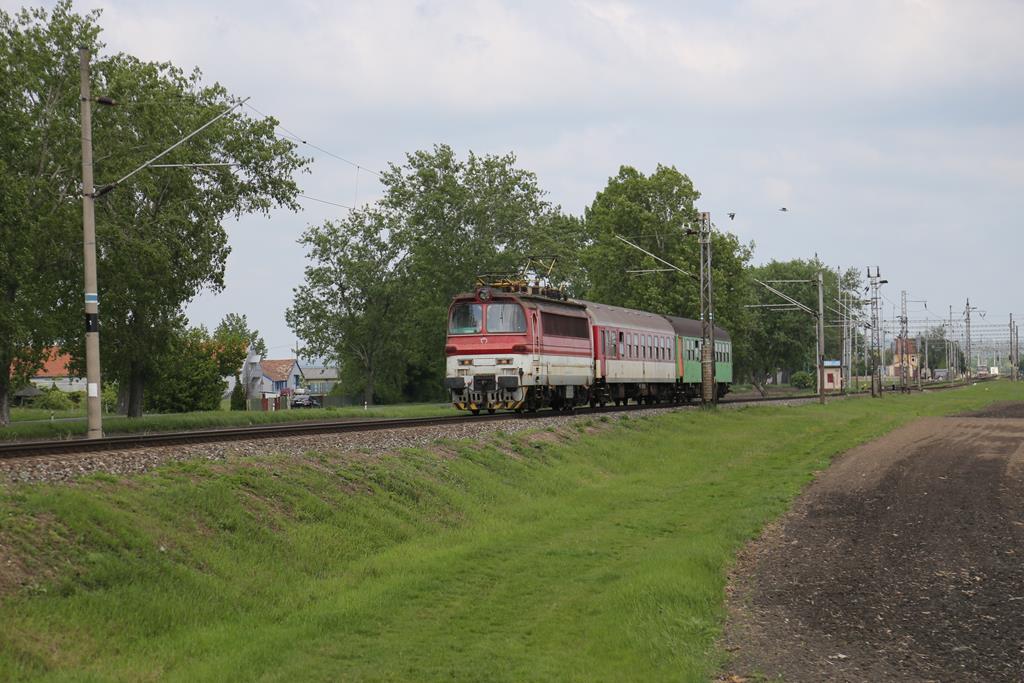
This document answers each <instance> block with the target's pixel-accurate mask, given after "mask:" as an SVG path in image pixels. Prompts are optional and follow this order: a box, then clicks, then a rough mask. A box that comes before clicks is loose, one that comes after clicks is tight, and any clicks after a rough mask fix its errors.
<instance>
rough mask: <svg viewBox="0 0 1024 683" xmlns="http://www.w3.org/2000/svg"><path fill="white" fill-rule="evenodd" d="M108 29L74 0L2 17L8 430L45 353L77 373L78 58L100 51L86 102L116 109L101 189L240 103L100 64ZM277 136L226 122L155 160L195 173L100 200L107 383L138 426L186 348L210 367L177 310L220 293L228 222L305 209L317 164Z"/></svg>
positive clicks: (102, 147) (1, 366) (1, 324)
mask: <svg viewBox="0 0 1024 683" xmlns="http://www.w3.org/2000/svg"><path fill="white" fill-rule="evenodd" d="M100 32H101V31H100V26H99V12H98V11H94V12H89V13H86V14H77V13H75V12H74V11H73V10H72V7H71V3H70V2H69V0H61V1H60V2H58V3H57V4H56V6H55V7H54V8H53V10H52V11H49V12H48V11H46V10H44V9H36V8H33V9H22V10H20V11H18V12H15V13H8V12H4V11H0V178H2V179H3V182H2V183H0V424H6V423H7V422H8V421H9V402H10V394H11V391H12V389H13V388H16V387H17V386H19V385H20V384H22V383H24V382H25V381H27V378H28V377H31V376H32V374H33V373H34V372H35V371H36V370H37V369H38V368H39V367H40V365H41V364H42V362H43V360H44V358H45V355H46V353H47V351H48V349H50V348H51V347H53V346H55V345H59V346H60V347H62V348H63V349H64V350H66V351H68V352H70V353H71V355H72V357H73V358H74V360H75V364H76V366H77V368H78V369H79V370H81V369H82V368H83V367H84V357H83V356H84V349H83V346H84V334H82V327H83V321H82V298H83V294H82V281H83V276H82V259H81V253H82V232H81V202H82V200H81V191H82V188H81V181H80V178H81V171H80V169H81V159H82V157H81V149H80V124H79V104H80V100H79V53H78V49H79V47H80V46H81V47H86V48H88V49H89V50H90V52H91V53H92V54H93V55H97V57H96V58H95V59H93V61H92V69H91V78H92V92H93V93H96V94H98V95H103V96H105V97H109V98H113V99H114V100H115V101H116V102H117V103H118V104H117V106H103V107H99V106H98V107H96V108H95V112H94V113H95V115H94V117H93V130H92V145H93V149H94V152H95V160H94V171H95V177H96V179H97V186H103V185H104V184H105V183H110V182H112V181H114V180H116V179H118V178H121V177H122V176H124V175H125V174H127V173H128V172H129V171H131V170H133V169H135V168H137V167H138V166H140V165H142V164H143V163H145V162H146V161H147V160H148V159H150V158H152V157H153V156H154V155H156V154H157V153H158V152H160V151H162V150H164V149H166V148H167V147H169V146H171V145H172V144H173V143H175V142H177V141H178V140H180V139H181V138H182V137H184V136H185V135H187V134H188V133H189V132H191V131H194V130H195V129H197V128H199V127H200V126H202V125H203V124H205V123H207V122H208V121H210V120H211V119H213V118H214V117H215V116H217V115H218V114H221V113H222V112H224V111H225V109H227V108H228V107H229V106H230V105H231V104H233V100H232V98H231V96H230V94H229V93H228V92H227V91H226V89H225V88H224V87H223V86H221V85H218V84H213V85H208V84H205V83H204V81H203V78H202V74H201V73H200V71H199V70H194V71H191V72H184V71H182V70H181V69H179V68H178V67H175V66H174V65H173V64H169V63H148V62H143V61H140V60H138V59H136V58H135V57H132V56H131V55H126V54H115V55H106V56H105V55H102V54H101V53H102V49H103V43H102V42H101V41H100ZM276 125H277V122H276V121H275V120H274V119H272V118H259V119H254V118H251V117H249V116H247V115H245V114H244V113H242V112H240V111H233V112H232V113H230V114H228V115H227V116H225V117H223V118H221V119H220V120H218V121H217V122H216V123H214V124H213V125H211V126H210V127H209V128H207V129H206V130H204V132H203V134H201V135H196V136H195V137H192V138H191V139H189V140H188V141H187V142H185V143H184V144H182V145H180V146H179V147H177V148H176V149H175V150H174V151H173V152H171V153H170V154H168V155H167V156H165V157H163V158H162V159H161V162H162V163H166V164H189V165H191V166H184V167H182V166H178V167H171V168H150V169H147V170H145V171H143V172H141V173H138V174H136V175H134V176H132V177H131V178H130V179H128V180H127V181H125V182H124V183H122V184H120V185H118V186H117V187H116V188H115V189H113V190H112V191H110V192H108V193H106V194H104V195H103V196H102V197H100V198H98V199H97V201H96V252H97V258H98V276H99V282H100V291H99V295H100V312H101V326H102V339H103V348H102V354H101V360H102V367H103V376H104V380H105V381H113V382H116V383H117V384H118V387H119V388H120V390H121V393H122V403H123V404H124V406H125V409H126V411H127V412H128V414H129V415H132V416H137V415H140V414H141V412H142V410H143V407H144V405H145V393H144V392H145V388H146V387H147V386H154V385H156V386H167V385H168V382H169V380H168V379H167V377H166V375H167V373H168V372H170V371H172V370H173V369H174V368H173V366H174V365H175V364H179V363H180V361H181V359H182V355H181V354H182V352H183V350H184V349H187V348H196V347H197V346H199V345H201V342H202V344H206V346H207V347H208V348H207V350H208V351H210V353H209V354H208V355H209V356H210V358H209V359H208V360H209V361H210V363H214V364H216V362H217V360H216V358H214V355H215V354H214V353H213V351H212V349H213V348H214V347H215V346H216V345H214V344H213V343H212V341H211V340H209V339H207V340H205V341H204V340H203V339H201V337H203V336H204V335H206V336H209V335H208V333H206V332H205V331H202V330H190V329H189V328H188V326H187V321H186V320H185V318H184V316H183V308H184V306H185V304H186V303H187V302H189V301H190V300H191V299H193V298H194V297H195V296H196V295H197V294H198V293H199V292H200V291H202V290H204V289H207V290H212V291H219V290H220V289H222V288H223V286H224V268H225V264H226V260H227V256H228V253H229V252H230V247H229V245H228V240H227V233H226V232H225V230H224V227H223V221H224V220H225V219H227V218H229V217H232V216H235V217H237V216H240V215H242V214H247V213H252V212H262V213H266V212H268V211H269V210H270V209H271V208H273V207H287V208H291V209H296V208H297V205H296V203H295V198H296V195H297V194H298V191H299V190H298V185H297V184H296V182H295V175H296V173H297V172H299V171H301V170H303V169H304V168H305V166H306V165H307V163H308V160H307V159H304V158H302V157H301V156H299V155H298V154H296V152H295V145H294V144H293V143H291V142H289V141H287V140H282V139H279V138H278V137H277V136H276V134H275V128H276ZM198 164H202V165H198ZM210 164H214V165H210ZM236 355H237V352H236ZM208 365H209V364H208ZM193 369H194V370H196V371H197V372H198V368H193ZM207 369H208V368H207ZM157 380H163V381H159V382H158V381H157ZM154 400H155V397H154ZM207 403H208V401H207ZM166 404H167V402H166V401H158V402H157V405H159V406H160V407H166ZM150 405H153V402H152V401H151V402H150Z"/></svg>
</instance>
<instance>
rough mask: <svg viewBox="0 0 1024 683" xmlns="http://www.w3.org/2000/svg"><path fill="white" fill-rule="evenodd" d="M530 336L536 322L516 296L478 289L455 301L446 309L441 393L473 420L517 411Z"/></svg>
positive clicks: (522, 398) (529, 366)
mask: <svg viewBox="0 0 1024 683" xmlns="http://www.w3.org/2000/svg"><path fill="white" fill-rule="evenodd" d="M531 317H532V320H531ZM535 336H536V316H535V315H531V311H528V310H527V306H525V305H524V302H523V301H522V300H521V299H520V297H518V296H515V295H507V294H505V293H503V292H500V291H495V290H493V289H491V288H489V287H481V288H479V289H477V290H476V291H475V292H474V293H472V294H464V295H460V296H458V297H456V298H455V300H454V301H453V302H452V304H451V306H450V307H449V309H448V341H447V343H446V345H445V354H446V356H447V364H446V365H447V367H446V372H445V388H446V389H447V390H448V391H449V393H450V395H451V401H452V404H453V405H454V406H455V407H456V408H458V409H460V410H469V411H471V412H473V413H474V414H476V413H478V412H480V410H487V411H488V412H492V413H493V412H494V411H496V410H498V409H509V410H520V409H522V408H523V405H524V402H525V400H526V398H527V388H526V387H527V384H526V379H527V377H528V376H532V374H533V367H532V350H533V349H535V347H536V340H535V338H534V337H535Z"/></svg>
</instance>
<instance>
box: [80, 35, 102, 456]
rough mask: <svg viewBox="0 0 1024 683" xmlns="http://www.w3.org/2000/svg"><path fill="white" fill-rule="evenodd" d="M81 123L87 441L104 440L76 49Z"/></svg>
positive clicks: (87, 126) (84, 111)
mask: <svg viewBox="0 0 1024 683" xmlns="http://www.w3.org/2000/svg"><path fill="white" fill-rule="evenodd" d="M78 57H79V67H80V69H79V70H80V76H81V89H80V94H81V119H82V231H83V237H84V247H85V376H86V392H85V396H86V400H85V404H86V414H87V415H88V438H90V439H99V438H102V437H103V403H102V401H101V398H100V393H101V392H100V388H101V387H100V311H99V303H100V299H99V289H98V288H97V286H96V211H95V198H94V197H93V191H94V187H93V178H92V96H91V94H90V87H89V50H88V49H87V48H84V47H83V48H79V50H78Z"/></svg>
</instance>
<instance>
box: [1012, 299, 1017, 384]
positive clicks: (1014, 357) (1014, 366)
mask: <svg viewBox="0 0 1024 683" xmlns="http://www.w3.org/2000/svg"><path fill="white" fill-rule="evenodd" d="M1013 331H1014V327H1013V313H1011V314H1010V381H1011V382H1016V381H1017V344H1016V338H1015V337H1014V332H1013Z"/></svg>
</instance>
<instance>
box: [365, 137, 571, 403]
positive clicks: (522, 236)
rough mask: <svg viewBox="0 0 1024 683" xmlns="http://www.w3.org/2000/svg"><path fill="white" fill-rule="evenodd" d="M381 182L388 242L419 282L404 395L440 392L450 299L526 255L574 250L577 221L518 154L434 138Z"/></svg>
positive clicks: (518, 267) (509, 269) (513, 267)
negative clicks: (462, 148)
mask: <svg viewBox="0 0 1024 683" xmlns="http://www.w3.org/2000/svg"><path fill="white" fill-rule="evenodd" d="M381 183H382V184H383V186H384V190H385V191H384V196H383V197H382V199H381V200H380V204H379V208H380V211H381V212H382V213H383V214H384V215H385V216H386V217H387V221H388V223H389V224H390V225H392V226H394V230H393V232H392V234H391V235H390V239H392V240H394V241H395V242H396V243H397V244H398V245H399V246H400V247H401V249H402V251H403V253H404V254H405V255H406V258H407V262H406V269H407V272H408V276H409V278H410V279H411V281H412V282H413V283H415V286H414V287H413V288H411V290H410V291H409V292H408V295H409V296H410V297H411V298H412V299H413V301H414V305H413V306H412V311H411V313H410V324H411V325H412V326H413V327H415V328H416V329H417V335H416V339H415V340H414V341H412V342H411V345H410V347H409V348H408V349H407V354H408V356H407V359H408V361H407V362H408V366H409V367H408V376H409V377H410V380H411V381H410V383H409V385H408V386H407V387H406V395H407V397H409V398H419V399H426V398H430V397H437V396H439V395H440V394H441V392H442V381H443V377H444V340H445V335H446V332H445V330H446V327H445V322H444V321H445V318H446V316H447V309H448V304H449V303H450V301H451V298H452V297H453V296H454V295H455V294H457V293H459V292H462V291H466V290H467V289H471V288H472V286H473V284H474V281H475V280H476V278H477V276H481V275H488V274H500V275H510V274H519V273H521V272H522V270H523V268H524V267H525V265H526V264H527V262H528V260H529V259H530V257H531V256H549V257H550V256H554V257H556V258H558V257H563V256H565V257H568V256H571V255H573V253H574V251H575V249H574V241H575V240H577V239H578V230H575V229H576V228H577V227H578V226H577V224H575V223H573V222H572V221H571V219H566V218H565V217H563V216H562V215H561V212H560V211H559V209H558V208H557V207H554V206H552V205H551V204H550V203H549V202H548V201H547V200H546V199H545V197H544V192H543V191H542V190H541V189H540V187H539V185H538V184H537V177H536V175H535V174H534V173H532V172H531V171H528V170H525V169H522V168H520V167H518V166H517V161H516V157H515V155H514V154H504V155H482V156H481V155H476V154H474V153H472V152H470V153H469V154H468V155H467V157H466V158H465V159H460V158H459V157H458V155H456V153H455V152H454V150H453V149H452V148H451V147H449V146H447V145H438V146H435V147H434V148H433V149H432V150H429V151H418V152H415V153H412V154H409V155H407V157H406V160H405V163H404V164H402V165H397V164H391V165H390V166H389V168H388V169H387V170H386V171H385V172H384V173H383V174H382V175H381ZM560 261H561V262H563V265H568V259H567V258H561V259H560ZM560 275H562V271H556V273H555V277H556V279H557V278H559V276H560ZM563 279H564V278H563Z"/></svg>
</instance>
